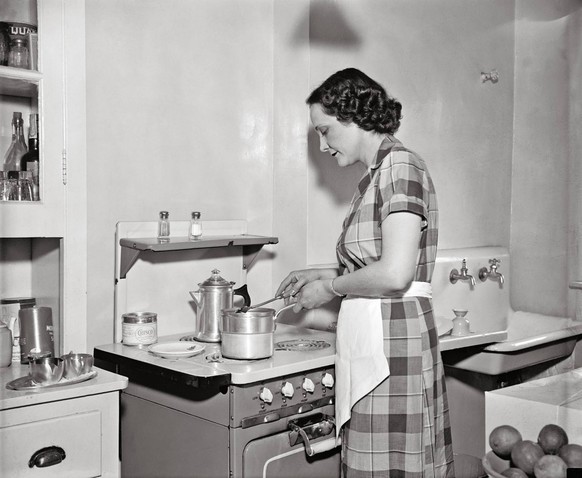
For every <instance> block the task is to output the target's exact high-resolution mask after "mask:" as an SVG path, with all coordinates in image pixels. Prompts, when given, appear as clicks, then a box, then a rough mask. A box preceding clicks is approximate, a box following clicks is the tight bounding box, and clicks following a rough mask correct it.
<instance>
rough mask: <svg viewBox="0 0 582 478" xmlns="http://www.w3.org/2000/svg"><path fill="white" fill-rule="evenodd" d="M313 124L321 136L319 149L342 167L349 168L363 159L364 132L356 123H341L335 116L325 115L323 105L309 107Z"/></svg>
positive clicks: (316, 104)
mask: <svg viewBox="0 0 582 478" xmlns="http://www.w3.org/2000/svg"><path fill="white" fill-rule="evenodd" d="M309 114H310V116H311V123H312V124H313V126H314V127H315V131H317V134H318V135H319V149H320V150H321V151H322V152H324V153H325V152H328V153H329V154H331V155H332V156H333V157H334V158H335V159H336V161H337V164H338V165H339V166H341V167H344V166H349V165H350V164H354V163H356V162H358V161H362V162H364V158H362V155H361V153H362V151H361V149H362V134H363V133H364V131H363V130H362V129H361V128H359V127H358V126H357V125H356V124H355V123H349V124H343V123H340V122H339V121H338V120H337V118H336V117H335V116H330V115H328V114H325V113H324V111H323V109H322V107H321V105H320V104H318V103H315V104H313V105H311V106H310V107H309Z"/></svg>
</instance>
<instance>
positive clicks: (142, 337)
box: [121, 312, 158, 347]
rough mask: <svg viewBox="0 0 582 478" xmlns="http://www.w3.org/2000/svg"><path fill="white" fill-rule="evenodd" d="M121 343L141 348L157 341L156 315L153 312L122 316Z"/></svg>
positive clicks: (132, 313)
mask: <svg viewBox="0 0 582 478" xmlns="http://www.w3.org/2000/svg"><path fill="white" fill-rule="evenodd" d="M122 318H123V323H122V330H121V335H122V342H123V343H124V344H125V345H132V346H138V347H143V346H144V345H151V344H155V343H156V342H157V341H158V315H157V314H155V313H153V312H130V313H127V314H123V315H122Z"/></svg>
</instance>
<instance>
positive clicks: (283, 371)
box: [95, 324, 335, 385]
mask: <svg viewBox="0 0 582 478" xmlns="http://www.w3.org/2000/svg"><path fill="white" fill-rule="evenodd" d="M185 335H186V334H184V333H181V334H175V335H168V336H164V337H160V338H159V340H158V343H164V342H176V341H179V340H180V339H181V338H183V337H184V336H185ZM196 343H197V344H200V345H203V346H204V351H203V352H202V353H200V354H198V355H196V356H194V357H188V358H176V359H167V358H161V357H157V356H156V355H154V354H152V353H150V352H149V351H148V350H147V348H137V347H132V346H127V345H123V344H120V343H117V344H108V345H100V346H98V347H95V351H96V356H97V355H100V354H101V353H105V354H110V355H115V356H118V357H121V358H123V359H129V360H132V361H138V362H142V363H143V364H147V365H148V366H155V367H159V368H162V369H166V370H167V371H175V372H180V373H182V374H186V375H191V376H194V377H204V378H210V377H218V376H221V375H230V383H232V384H238V385H243V384H249V383H254V382H259V381H262V380H269V379H271V378H275V377H282V376H285V375H291V374H294V373H300V372H302V371H306V370H312V369H317V368H324V367H330V366H333V365H334V359H335V334H334V333H333V332H326V331H321V330H314V329H305V328H299V327H295V326H292V325H284V324H278V325H277V329H276V331H275V352H274V354H273V356H272V357H269V358H267V359H260V360H234V359H227V358H224V357H222V355H221V353H220V344H217V343H203V342H196Z"/></svg>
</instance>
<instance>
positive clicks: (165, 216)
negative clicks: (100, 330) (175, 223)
mask: <svg viewBox="0 0 582 478" xmlns="http://www.w3.org/2000/svg"><path fill="white" fill-rule="evenodd" d="M158 240H159V241H160V242H170V213H169V212H168V211H160V218H159V219H158Z"/></svg>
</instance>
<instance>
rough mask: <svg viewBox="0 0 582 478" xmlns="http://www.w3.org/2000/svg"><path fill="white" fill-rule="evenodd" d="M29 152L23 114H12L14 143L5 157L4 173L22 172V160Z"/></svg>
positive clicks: (16, 112)
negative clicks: (25, 137)
mask: <svg viewBox="0 0 582 478" xmlns="http://www.w3.org/2000/svg"><path fill="white" fill-rule="evenodd" d="M26 152H27V149H26V143H25V142H24V123H23V121H22V113H20V112H19V111H15V112H14V113H12V142H11V143H10V146H9V147H8V150H7V151H6V154H5V155H4V166H3V168H2V169H4V171H20V159H21V158H22V156H24V155H25V154H26Z"/></svg>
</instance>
